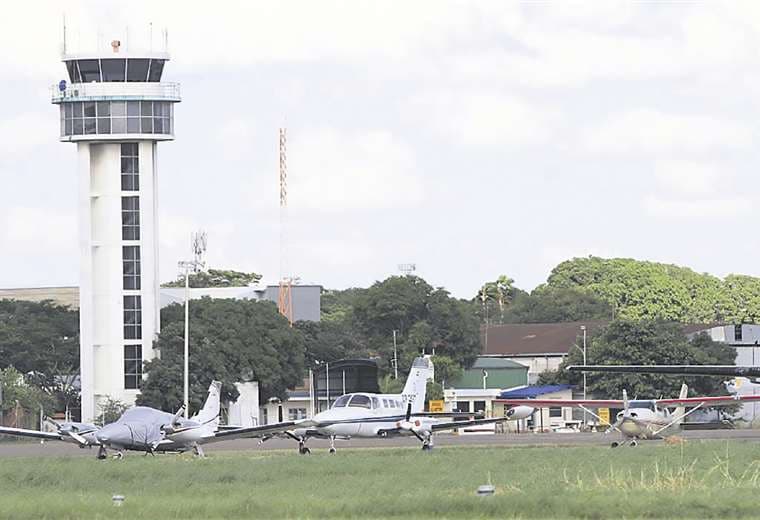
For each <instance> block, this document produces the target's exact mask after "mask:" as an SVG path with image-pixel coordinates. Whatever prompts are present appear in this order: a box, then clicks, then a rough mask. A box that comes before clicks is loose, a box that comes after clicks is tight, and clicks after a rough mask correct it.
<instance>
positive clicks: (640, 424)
mask: <svg viewBox="0 0 760 520" xmlns="http://www.w3.org/2000/svg"><path fill="white" fill-rule="evenodd" d="M687 392H688V387H687V386H686V385H683V386H682V387H681V394H680V396H679V397H678V398H677V399H648V400H633V401H629V400H628V395H627V393H626V391H625V390H623V399H622V401H620V400H611V399H582V400H563V399H506V400H504V401H503V402H504V404H507V405H512V406H514V408H511V409H510V411H512V410H514V413H513V415H519V416H523V417H527V416H530V415H531V414H532V413H533V412H534V411H535V409H536V408H548V407H556V406H572V407H576V408H580V409H582V410H585V411H586V412H588V413H590V414H591V415H593V416H594V417H596V418H597V419H600V420H601V418H600V417H599V416H598V415H597V414H596V413H594V412H593V411H592V409H596V408H622V411H620V412H619V413H618V414H617V420H616V421H615V422H614V423H613V424H612V425H611V426H610V427H609V429H608V430H607V432H610V431H611V430H617V431H619V432H620V433H621V434H622V435H623V442H617V441H615V442H613V443H612V447H613V448H616V447H618V446H620V445H621V444H624V443H627V444H628V445H629V446H636V444H637V442H638V440H643V439H647V440H651V439H662V438H665V437H667V436H669V435H673V434H674V433H676V432H677V431H679V430H680V428H681V424H682V423H683V420H684V419H685V418H686V417H688V416H689V415H691V414H692V413H694V412H696V411H697V410H699V409H702V408H706V407H715V406H728V405H732V404H735V403H737V402H751V401H754V402H758V401H760V396H754V395H725V396H718V397H687ZM686 407H689V408H690V410H689V411H688V412H687V411H685V408H686ZM671 408H674V410H671ZM507 415H509V412H507Z"/></svg>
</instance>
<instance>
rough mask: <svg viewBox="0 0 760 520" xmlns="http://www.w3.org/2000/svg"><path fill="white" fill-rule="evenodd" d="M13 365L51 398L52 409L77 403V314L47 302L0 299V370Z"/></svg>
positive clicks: (63, 408) (60, 408)
mask: <svg viewBox="0 0 760 520" xmlns="http://www.w3.org/2000/svg"><path fill="white" fill-rule="evenodd" d="M8 367H13V368H15V369H16V370H18V371H19V372H21V373H23V374H25V380H26V383H27V384H33V385H35V386H37V387H39V388H40V389H42V390H43V391H44V392H46V393H47V394H48V395H50V396H51V398H52V399H53V403H54V404H53V408H54V409H55V411H65V410H66V409H67V408H75V407H77V406H78V404H79V396H78V392H77V390H76V389H75V388H74V382H75V380H76V376H77V375H78V374H79V313H78V312H76V311H72V310H71V309H69V308H68V307H64V306H61V305H56V304H54V303H53V302H51V301H43V302H27V301H18V300H0V369H3V368H8Z"/></svg>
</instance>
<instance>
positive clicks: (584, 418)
mask: <svg viewBox="0 0 760 520" xmlns="http://www.w3.org/2000/svg"><path fill="white" fill-rule="evenodd" d="M581 330H582V331H583V364H584V365H585V364H586V326H585V325H581ZM586 398H587V395H586V372H583V400H584V401H585V400H586ZM583 429H586V408H585V407H584V408H583Z"/></svg>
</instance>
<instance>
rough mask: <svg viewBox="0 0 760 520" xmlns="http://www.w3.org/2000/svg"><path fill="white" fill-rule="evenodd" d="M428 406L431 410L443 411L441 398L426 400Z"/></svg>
mask: <svg viewBox="0 0 760 520" xmlns="http://www.w3.org/2000/svg"><path fill="white" fill-rule="evenodd" d="M428 408H429V409H430V411H431V412H442V411H443V400H442V399H440V400H430V401H428Z"/></svg>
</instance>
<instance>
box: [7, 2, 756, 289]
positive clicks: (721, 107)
mask: <svg viewBox="0 0 760 520" xmlns="http://www.w3.org/2000/svg"><path fill="white" fill-rule="evenodd" d="M63 6H65V9H66V12H65V14H66V18H67V21H68V24H69V28H70V29H69V34H70V35H71V41H70V43H71V44H72V45H74V44H76V45H78V46H79V47H80V48H81V49H85V48H94V47H95V46H96V43H97V38H96V36H97V34H98V33H100V34H101V41H103V42H108V41H110V40H111V39H114V38H119V39H121V40H122V41H125V40H134V41H137V40H138V37H140V36H141V35H142V36H145V35H146V34H147V33H148V29H147V27H148V23H149V22H152V23H153V27H154V33H158V32H159V29H160V28H161V27H167V28H168V30H169V46H170V51H171V54H172V62H171V63H170V64H169V65H168V66H167V67H166V69H165V71H164V79H165V80H167V81H178V82H180V83H181V84H182V97H183V101H182V103H181V104H179V105H177V107H176V110H175V113H176V141H174V142H169V143H162V144H160V145H159V172H160V173H159V175H160V179H159V190H160V192H159V200H160V245H161V250H160V259H161V275H162V279H163V280H168V279H171V278H174V276H175V275H176V263H177V261H178V260H180V259H182V258H184V257H186V256H187V255H188V253H189V234H190V233H191V231H193V230H196V229H199V228H202V229H205V230H206V231H207V232H208V235H209V250H208V255H207V260H208V263H209V264H210V265H211V266H212V267H219V268H234V269H240V270H245V271H256V272H260V273H262V274H263V275H264V276H265V279H267V280H269V281H275V280H276V279H277V278H278V276H279V274H280V273H279V271H280V268H279V265H280V262H279V251H280V248H279V213H278V211H279V210H278V185H277V182H278V170H277V168H278V157H277V139H278V135H277V132H278V128H279V127H280V126H283V125H285V126H287V128H288V155H289V156H288V166H289V197H290V198H289V202H290V210H289V215H288V219H287V222H288V224H287V229H286V237H287V246H286V251H287V262H286V267H287V270H288V271H289V272H290V273H293V274H296V275H298V276H300V277H301V279H302V280H303V281H304V282H310V283H319V284H322V285H324V286H325V287H328V288H344V287H349V286H366V285H368V284H371V283H372V282H373V281H375V280H378V279H383V278H385V277H386V276H388V275H390V274H395V273H397V272H398V271H397V264H399V263H416V264H417V267H418V274H420V275H421V276H423V277H424V278H426V279H427V280H428V281H429V282H430V283H432V284H433V285H436V286H444V287H446V288H447V289H449V290H450V291H451V292H452V293H453V294H455V295H457V296H460V297H471V296H473V295H474V294H475V292H476V291H477V289H478V287H479V286H480V285H481V284H482V283H483V282H484V281H486V280H489V279H494V278H495V277H496V276H498V275H499V274H502V273H503V274H507V275H509V276H511V277H512V278H514V279H515V280H516V283H517V285H518V286H519V287H522V288H526V289H531V288H533V287H534V286H536V285H538V284H540V283H542V282H544V281H545V280H546V277H547V275H548V274H549V271H550V270H551V268H552V267H553V266H555V265H556V264H557V263H558V262H560V261H562V260H565V259H568V258H571V257H574V256H586V255H589V254H593V255H601V256H606V257H611V256H623V257H633V258H637V259H648V260H656V261H664V262H672V263H677V264H681V265H686V266H689V267H692V268H693V269H695V270H697V271H700V272H701V271H705V272H710V273H713V274H716V275H719V276H723V275H725V274H727V273H732V272H733V273H746V274H752V275H760V241H759V240H758V237H757V235H758V209H757V208H756V206H758V204H757V203H753V202H752V201H753V200H754V201H758V200H760V197H758V195H760V181H759V180H758V172H757V170H758V165H759V164H760V161H759V159H760V152H759V151H758V147H757V137H758V130H759V129H760V95H759V94H760V55H759V54H758V53H759V52H760V3H757V2H746V3H742V2H727V3H721V2H704V3H685V2H677V3H675V2H674V3H664V2H656V3H654V2H652V3H628V2H613V1H609V0H605V1H598V2H592V1H586V2H569V1H562V2H556V3H554V4H549V3H539V2H530V3H516V2H504V1H496V2H486V1H479V2H464V1H462V2H443V1H440V0H436V1H431V2H420V1H417V2H413V1H408V0H407V1H399V2H389V1H384V2H381V1H375V2H361V1H357V0H349V1H345V2H331V1H325V0H321V1H319V2H315V1H304V2H290V1H277V2H272V1H271V0H269V1H241V2H224V1H217V2H208V1H203V2H195V1H187V0H185V1H177V2H168V1H161V2H155V1H135V0H132V1H129V2H104V1H92V2H77V1H74V0H70V1H67V2H60V1H55V2H53V1H51V2H47V1H36V0H30V1H26V2H13V3H12V4H10V5H9V6H5V7H4V9H3V16H2V17H1V18H0V47H1V48H2V49H3V51H2V52H0V77H1V78H2V82H0V100H1V101H0V186H2V188H0V194H1V197H0V200H2V203H1V204H0V223H2V227H0V266H2V269H0V287H27V286H40V285H73V284H76V283H78V276H79V272H78V262H79V258H78V250H77V245H76V234H77V227H76V209H77V187H76V153H75V150H76V146H75V145H73V144H66V143H60V142H59V141H58V132H59V129H58V109H57V107H55V106H53V105H51V104H50V92H49V85H52V84H54V83H57V81H59V80H60V79H62V78H64V77H65V69H64V66H63V65H62V64H61V63H60V50H61V34H62V30H61V25H62V23H61V21H62V16H63V14H64V11H63V10H62V9H63ZM127 26H129V34H130V36H129V37H128V38H127V36H126V31H125V27H127ZM156 39H157V40H158V37H157V36H156Z"/></svg>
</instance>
